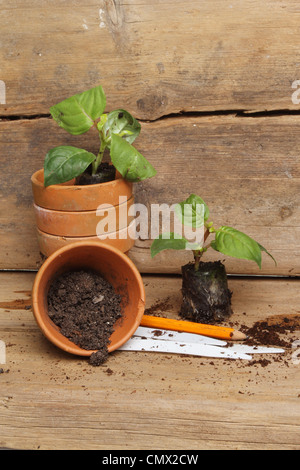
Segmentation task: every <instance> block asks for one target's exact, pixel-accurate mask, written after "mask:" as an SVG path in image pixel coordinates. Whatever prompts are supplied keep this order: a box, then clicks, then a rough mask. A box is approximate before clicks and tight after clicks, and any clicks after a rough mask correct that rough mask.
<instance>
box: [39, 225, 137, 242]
mask: <svg viewBox="0 0 300 470" xmlns="http://www.w3.org/2000/svg"><path fill="white" fill-rule="evenodd" d="M135 222H136V220H135V219H133V220H132V221H131V222H130V223H129V224H128V225H127V226H126V227H124V228H121V229H120V230H115V231H114V232H108V233H107V238H108V237H109V236H112V235H115V234H116V235H117V234H118V233H122V232H123V233H124V232H127V231H128V229H130V228H132V227H133V226H134V224H135ZM36 231H37V233H38V234H41V235H44V236H47V237H49V238H56V239H58V238H63V239H67V240H68V239H70V240H74V243H76V239H82V238H93V239H95V241H97V240H99V242H101V241H102V242H103V240H101V239H100V238H99V237H98V235H79V236H78V237H75V236H73V237H69V236H65V235H53V234H51V233H47V232H44V231H43V230H40V229H39V228H38V227H36ZM78 241H79V240H78ZM87 242H88V240H87Z"/></svg>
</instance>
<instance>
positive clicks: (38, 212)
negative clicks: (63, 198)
mask: <svg viewBox="0 0 300 470" xmlns="http://www.w3.org/2000/svg"><path fill="white" fill-rule="evenodd" d="M133 203H134V199H133V197H132V198H130V199H129V200H128V201H126V202H124V203H123V204H118V205H117V206H111V207H108V208H107V209H105V210H103V211H102V210H101V214H100V212H98V211H77V212H71V211H53V210H50V209H44V208H43V207H39V206H37V205H36V204H34V212H35V220H36V225H37V228H38V229H39V230H41V231H42V232H46V233H49V235H58V236H61V237H89V236H96V235H97V234H98V235H103V233H105V232H104V231H101V233H99V230H98V229H97V227H99V225H98V224H99V223H100V222H101V220H103V219H105V222H107V224H108V227H114V228H115V230H116V231H119V230H122V229H124V228H126V227H128V225H129V224H130V223H131V222H132V221H133V216H129V215H128V211H129V208H130V207H131V206H132V205H133Z"/></svg>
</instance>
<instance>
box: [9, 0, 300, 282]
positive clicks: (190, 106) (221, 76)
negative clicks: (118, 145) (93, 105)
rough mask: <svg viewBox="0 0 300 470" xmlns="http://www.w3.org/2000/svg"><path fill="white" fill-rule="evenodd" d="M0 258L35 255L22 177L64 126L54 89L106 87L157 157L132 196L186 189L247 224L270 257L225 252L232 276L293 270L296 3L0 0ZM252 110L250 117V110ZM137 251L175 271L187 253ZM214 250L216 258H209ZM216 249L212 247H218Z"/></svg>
mask: <svg viewBox="0 0 300 470" xmlns="http://www.w3.org/2000/svg"><path fill="white" fill-rule="evenodd" d="M0 6H1V8H0V22H1V33H0V39H1V50H0V64H1V66H0V80H3V81H4V82H5V84H6V104H2V105H0V116H1V119H0V155H1V158H0V237H1V238H0V243H1V252H0V269H37V268H38V266H39V265H40V263H41V259H40V255H39V251H38V246H37V242H36V237H35V233H34V219H33V212H32V207H31V205H32V196H31V187H30V175H31V174H32V173H33V172H34V171H35V170H37V169H39V168H41V167H42V165H43V159H44V156H45V154H46V152H47V151H48V150H49V149H50V148H51V147H54V146H56V145H60V144H67V143H73V144H74V145H78V146H85V147H86V148H88V149H89V150H91V151H93V150H95V149H96V147H95V146H96V142H97V139H96V136H93V135H92V134H89V135H85V136H81V137H77V138H74V137H70V136H69V135H68V134H67V133H65V132H64V131H62V130H61V129H58V127H57V125H56V124H55V123H53V121H52V120H51V119H50V118H49V107H50V106H51V105H53V104H55V103H56V102H58V101H59V100H61V99H64V98H66V97H68V96H70V95H72V94H74V93H76V92H80V91H83V90H85V89H87V88H89V87H93V86H96V85H98V84H102V85H103V87H104V89H105V91H106V94H107V96H108V103H107V111H109V110H112V109H114V108H116V107H123V108H125V109H128V111H130V112H132V113H133V114H134V115H135V117H137V118H138V119H140V120H141V121H142V134H141V136H140V137H139V139H138V140H137V141H136V146H137V148H138V149H139V150H140V151H141V152H142V153H143V154H144V155H145V156H146V157H147V158H148V159H149V160H150V161H151V163H152V164H153V165H154V166H155V167H156V168H157V170H158V175H157V177H156V178H154V179H153V180H151V181H147V182H145V183H142V184H140V185H136V200H137V202H143V203H147V204H150V203H174V202H177V201H180V200H182V199H184V198H186V197H187V196H188V195H189V194H190V193H192V192H196V193H197V194H199V195H201V196H202V197H203V198H204V199H205V200H206V202H207V203H208V204H209V206H210V207H211V212H212V219H213V221H214V222H215V224H216V225H218V224H228V225H232V226H234V227H236V228H239V229H241V230H244V231H246V232H247V233H248V234H249V235H251V236H253V237H254V238H256V239H257V240H258V241H259V242H260V243H262V244H263V245H265V246H266V247H267V248H268V249H269V250H270V251H271V252H272V253H273V254H274V256H275V257H276V259H277V261H278V266H277V268H275V267H274V264H273V262H272V261H271V260H269V259H268V258H266V257H264V263H263V270H262V271H259V270H258V269H257V268H256V267H255V265H254V264H253V263H250V262H240V261H237V260H231V259H228V260H227V261H226V266H227V269H228V272H229V273H232V274H267V275H270V274H271V275H273V274H274V275H299V274H300V256H299V221H300V219H299V189H300V187H299V169H300V168H299V138H298V136H299V123H300V117H299V114H300V105H297V104H293V102H292V93H293V91H294V90H293V89H292V84H293V83H294V82H295V80H297V79H300V70H299V66H300V60H299V51H298V41H297V38H298V36H299V33H298V30H299V27H298V25H299V19H300V7H299V3H298V2H296V1H294V0H282V1H278V0H266V1H264V2H260V1H259V0H244V1H243V2H240V1H237V0H231V1H230V0H229V1H227V0H201V1H191V0H185V1H179V0H172V2H171V1H169V0H164V1H157V0H127V1H126V2H122V1H119V0H100V1H99V0H97V2H96V1H93V0H92V1H91V2H88V4H83V3H82V2H78V1H77V0H71V1H68V2H66V1H64V0H55V1H54V2H52V3H51V5H50V4H49V2H46V1H44V0H39V1H37V0H23V1H22V2H21V1H20V0H16V1H15V2H13V3H10V4H8V3H7V2H4V1H3V0H1V1H0ZM249 112H252V114H250V115H249ZM149 245H150V242H149V241H147V240H146V241H141V240H139V241H138V242H137V244H136V247H135V248H134V249H133V250H132V253H131V257H132V259H133V260H134V261H135V262H136V264H137V266H138V268H139V269H140V270H141V272H150V273H153V272H170V273H173V272H179V269H180V266H181V264H182V263H183V262H185V261H186V260H188V259H190V255H189V254H188V253H183V254H180V253H178V254H176V255H175V254H174V253H173V252H171V253H164V254H162V255H160V256H158V257H157V258H156V259H155V260H151V259H150V255H149ZM210 256H212V255H210ZM213 256H214V255H213Z"/></svg>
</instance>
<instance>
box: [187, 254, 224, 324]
mask: <svg viewBox="0 0 300 470" xmlns="http://www.w3.org/2000/svg"><path fill="white" fill-rule="evenodd" d="M231 297H232V292H230V290H229V289H228V281H227V274H226V270H225V266H224V264H223V263H221V262H220V261H216V262H207V263H203V262H200V266H199V270H198V271H195V266H194V264H192V263H190V264H188V265H186V266H183V267H182V298H183V302H182V306H181V311H180V316H181V317H183V318H184V319H186V320H189V321H193V322H196V323H219V322H221V321H224V320H228V318H229V317H230V316H231V314H232V309H231Z"/></svg>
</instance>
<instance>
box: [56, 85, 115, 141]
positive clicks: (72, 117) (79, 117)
mask: <svg viewBox="0 0 300 470" xmlns="http://www.w3.org/2000/svg"><path fill="white" fill-rule="evenodd" d="M105 106H106V96H105V94H104V91H103V88H102V87H101V86H98V87H96V88H92V89H91V90H88V91H85V92H83V93H80V94H77V95H74V96H72V97H71V98H67V99H66V100H64V101H62V102H61V103H59V104H57V105H55V106H52V107H51V108H50V113H51V115H52V117H53V119H55V121H56V122H57V123H58V124H59V125H60V126H61V127H62V128H63V129H65V130H66V131H68V132H69V133H70V134H72V135H80V134H84V133H85V132H87V131H88V130H89V129H90V128H91V127H92V126H93V125H94V122H95V120H96V119H99V118H100V117H101V114H102V113H103V112H104V109H105Z"/></svg>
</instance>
